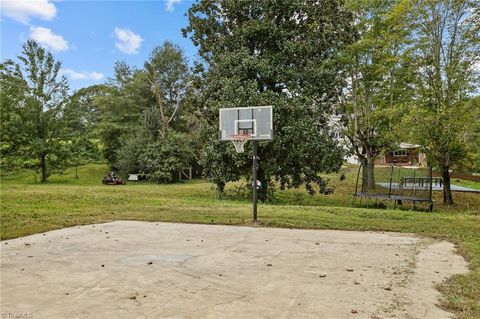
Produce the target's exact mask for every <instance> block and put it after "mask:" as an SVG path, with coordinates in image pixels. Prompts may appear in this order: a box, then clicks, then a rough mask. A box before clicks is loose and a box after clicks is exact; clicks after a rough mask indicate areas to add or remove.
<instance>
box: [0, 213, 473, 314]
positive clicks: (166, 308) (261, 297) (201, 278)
mask: <svg viewBox="0 0 480 319" xmlns="http://www.w3.org/2000/svg"><path fill="white" fill-rule="evenodd" d="M1 261H2V265H1V315H2V316H11V315H16V314H17V315H18V314H25V315H27V316H28V317H25V316H24V318H369V319H374V318H375V319H378V318H432V319H441V318H450V317H451V316H452V314H450V313H447V312H445V311H443V310H442V309H440V308H439V307H437V306H436V304H438V303H439V298H440V297H441V296H440V294H439V293H438V291H437V290H436V289H435V285H436V284H438V283H441V282H442V281H444V280H445V278H447V277H449V276H451V275H452V274H455V273H464V272H466V271H467V266H466V263H465V261H464V260H463V258H461V257H460V256H459V255H457V254H455V249H454V246H453V245H452V244H451V243H448V242H445V241H434V240H432V239H426V238H419V237H415V236H413V235H408V234H399V233H380V232H357V231H334V230H291V229H276V228H260V227H258V228H257V227H234V226H215V225H193V224H173V223H148V222H136V221H117V222H111V223H106V224H97V225H88V226H81V227H72V228H66V229H61V230H55V231H51V232H47V233H45V234H36V235H32V236H28V237H23V238H17V239H13V240H7V241H2V242H1ZM8 318H10V317H8ZM12 318H13V317H12Z"/></svg>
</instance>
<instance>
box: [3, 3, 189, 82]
mask: <svg viewBox="0 0 480 319" xmlns="http://www.w3.org/2000/svg"><path fill="white" fill-rule="evenodd" d="M191 5H192V1H191V0H164V1H160V0H150V1H113V0H106V1H87V0H76V1H73V0H62V1H58V0H56V1H52V0H1V6H2V7H1V15H2V16H1V49H0V53H1V60H2V61H4V60H5V59H16V56H17V55H19V53H20V52H21V46H22V44H23V43H24V42H25V41H26V40H27V39H29V38H33V39H35V40H37V41H38V42H40V43H41V44H42V45H43V46H44V47H46V48H47V49H49V50H50V51H51V52H52V53H53V54H54V56H55V58H56V59H57V60H59V61H61V62H62V68H63V73H64V74H65V75H66V76H67V78H68V79H69V82H70V87H71V89H79V88H81V87H85V86H88V85H91V84H96V83H102V82H104V81H105V79H106V78H107V77H110V76H112V74H113V65H114V63H115V61H120V60H123V61H125V62H127V63H128V64H129V65H133V66H138V67H141V66H142V65H143V62H144V61H145V60H147V59H148V57H149V55H150V52H151V51H152V49H153V48H154V47H156V46H158V45H161V44H162V43H163V42H164V41H166V40H169V41H172V42H174V43H176V44H178V45H179V46H180V47H181V48H182V49H183V50H184V52H185V55H186V56H187V58H188V60H189V62H190V63H191V62H192V61H193V60H194V59H195V57H196V52H197V49H196V48H195V47H194V46H193V44H192V43H191V41H190V40H189V39H186V38H183V37H182V34H181V28H182V27H185V26H186V25H187V23H188V19H187V17H186V16H185V13H186V12H187V10H188V8H189V7H190V6H191Z"/></svg>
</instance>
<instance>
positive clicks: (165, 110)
mask: <svg viewBox="0 0 480 319" xmlns="http://www.w3.org/2000/svg"><path fill="white" fill-rule="evenodd" d="M145 71H146V72H145V74H146V77H147V79H148V81H149V83H150V85H151V90H152V93H153V95H154V96H155V100H156V102H157V103H156V108H154V109H151V110H148V111H147V112H146V114H145V118H146V119H147V120H149V121H150V122H157V121H158V118H160V124H161V126H160V127H161V131H160V132H161V133H162V139H163V141H164V142H166V141H167V139H168V128H169V125H170V124H171V123H172V122H174V121H175V119H176V116H177V115H178V112H179V109H180V107H181V104H182V102H183V100H184V98H185V95H186V92H187V87H188V77H189V68H188V65H187V61H186V59H185V56H184V55H183V52H182V50H181V49H180V48H179V47H178V46H177V45H174V44H172V43H170V42H168V41H167V42H165V43H164V44H163V45H162V46H161V47H157V48H155V49H154V50H153V52H152V54H151V56H150V59H149V60H148V61H147V62H145ZM149 125H153V126H155V124H154V123H150V124H149Z"/></svg>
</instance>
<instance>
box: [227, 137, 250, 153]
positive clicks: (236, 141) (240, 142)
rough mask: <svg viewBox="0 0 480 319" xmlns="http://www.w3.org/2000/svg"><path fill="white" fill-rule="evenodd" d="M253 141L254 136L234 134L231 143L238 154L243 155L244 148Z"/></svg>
mask: <svg viewBox="0 0 480 319" xmlns="http://www.w3.org/2000/svg"><path fill="white" fill-rule="evenodd" d="M251 139H252V134H234V135H231V136H230V141H231V142H232V144H233V146H235V150H236V151H237V153H243V152H244V148H243V147H244V146H245V143H247V141H248V140H251Z"/></svg>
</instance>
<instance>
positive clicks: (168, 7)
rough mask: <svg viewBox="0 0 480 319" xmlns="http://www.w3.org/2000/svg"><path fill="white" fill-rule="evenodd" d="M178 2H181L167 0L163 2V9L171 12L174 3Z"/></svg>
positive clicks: (179, 0)
mask: <svg viewBox="0 0 480 319" xmlns="http://www.w3.org/2000/svg"><path fill="white" fill-rule="evenodd" d="M180 2H182V0H167V3H166V4H165V9H166V10H167V11H168V12H173V9H174V6H175V5H176V4H179V3H180Z"/></svg>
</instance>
